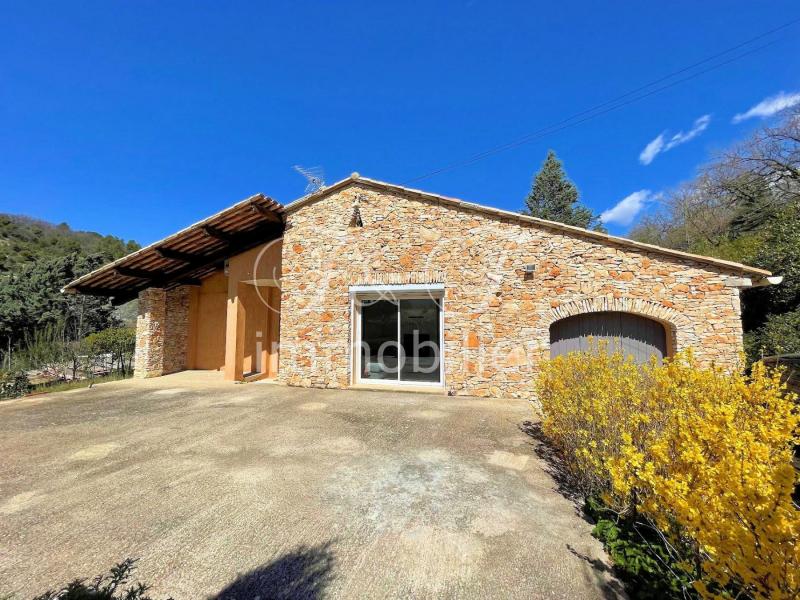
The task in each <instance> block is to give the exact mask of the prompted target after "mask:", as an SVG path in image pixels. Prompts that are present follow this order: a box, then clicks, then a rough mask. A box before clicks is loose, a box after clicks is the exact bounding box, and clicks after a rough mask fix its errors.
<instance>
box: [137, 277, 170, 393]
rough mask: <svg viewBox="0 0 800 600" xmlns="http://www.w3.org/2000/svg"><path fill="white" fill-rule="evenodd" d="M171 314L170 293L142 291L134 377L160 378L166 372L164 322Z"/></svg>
mask: <svg viewBox="0 0 800 600" xmlns="http://www.w3.org/2000/svg"><path fill="white" fill-rule="evenodd" d="M166 315H167V303H166V292H165V291H164V290H162V289H158V288H147V289H146V290H142V291H141V292H139V314H138V316H137V317H136V354H135V355H134V366H133V375H134V377H140V378H144V377H158V376H159V375H163V374H164V325H165V321H166Z"/></svg>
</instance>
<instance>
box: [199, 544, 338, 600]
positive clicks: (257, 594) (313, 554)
mask: <svg viewBox="0 0 800 600" xmlns="http://www.w3.org/2000/svg"><path fill="white" fill-rule="evenodd" d="M331 544H332V542H326V543H325V544H320V545H318V546H313V547H308V546H299V547H298V548H297V549H295V550H293V551H292V552H290V553H289V554H285V555H283V556H281V557H279V558H276V559H275V560H273V561H271V562H269V563H267V564H265V565H262V566H260V567H258V568H257V569H253V570H252V571H250V572H249V573H243V574H241V575H239V576H238V577H237V578H236V579H235V580H234V581H233V582H232V583H231V584H230V585H228V586H227V587H226V588H225V589H224V590H222V591H221V592H219V593H218V594H216V595H214V596H210V597H209V599H208V600H253V599H254V598H261V599H262V600H268V599H269V600H289V599H292V600H295V599H297V600H317V599H319V598H322V597H323V596H324V593H325V588H326V586H327V585H328V584H329V583H330V582H331V580H332V579H333V567H334V563H335V559H334V555H333V552H332V551H331Z"/></svg>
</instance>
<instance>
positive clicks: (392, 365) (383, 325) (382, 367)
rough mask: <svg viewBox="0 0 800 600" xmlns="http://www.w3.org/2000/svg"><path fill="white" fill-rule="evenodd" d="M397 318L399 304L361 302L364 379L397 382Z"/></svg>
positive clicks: (382, 301) (381, 301)
mask: <svg viewBox="0 0 800 600" xmlns="http://www.w3.org/2000/svg"><path fill="white" fill-rule="evenodd" d="M397 319H398V314H397V303H396V302H390V301H388V300H362V301H361V340H360V344H361V349H360V352H361V365H360V368H361V379H389V380H394V381H397V377H398V373H397V372H398V363H399V361H400V358H399V354H400V353H399V346H398V344H397Z"/></svg>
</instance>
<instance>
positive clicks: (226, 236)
mask: <svg viewBox="0 0 800 600" xmlns="http://www.w3.org/2000/svg"><path fill="white" fill-rule="evenodd" d="M203 232H204V233H205V234H206V235H207V236H209V237H213V238H216V239H218V240H220V241H222V242H225V243H226V244H230V243H233V242H235V241H236V237H237V236H236V235H235V234H232V233H228V232H227V231H222V230H221V229H218V228H217V227H214V226H212V225H204V226H203Z"/></svg>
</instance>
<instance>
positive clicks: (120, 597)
mask: <svg viewBox="0 0 800 600" xmlns="http://www.w3.org/2000/svg"><path fill="white" fill-rule="evenodd" d="M135 569H136V560H135V559H132V558H128V559H125V560H124V561H122V562H121V563H119V564H117V565H116V566H114V567H112V568H111V571H110V572H109V573H108V574H107V575H98V576H97V577H95V578H94V579H93V580H92V581H91V583H86V580H83V579H76V580H75V581H73V582H72V583H69V584H67V585H66V586H64V587H63V588H61V589H60V590H58V591H57V592H54V591H47V592H45V593H44V594H42V595H41V596H36V598H34V600H153V599H152V598H151V597H150V596H148V595H147V590H148V589H149V586H147V585H145V584H143V583H136V584H131V585H128V582H129V581H130V579H131V575H132V574H133V571H134V570H135ZM126 586H127V587H126Z"/></svg>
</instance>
